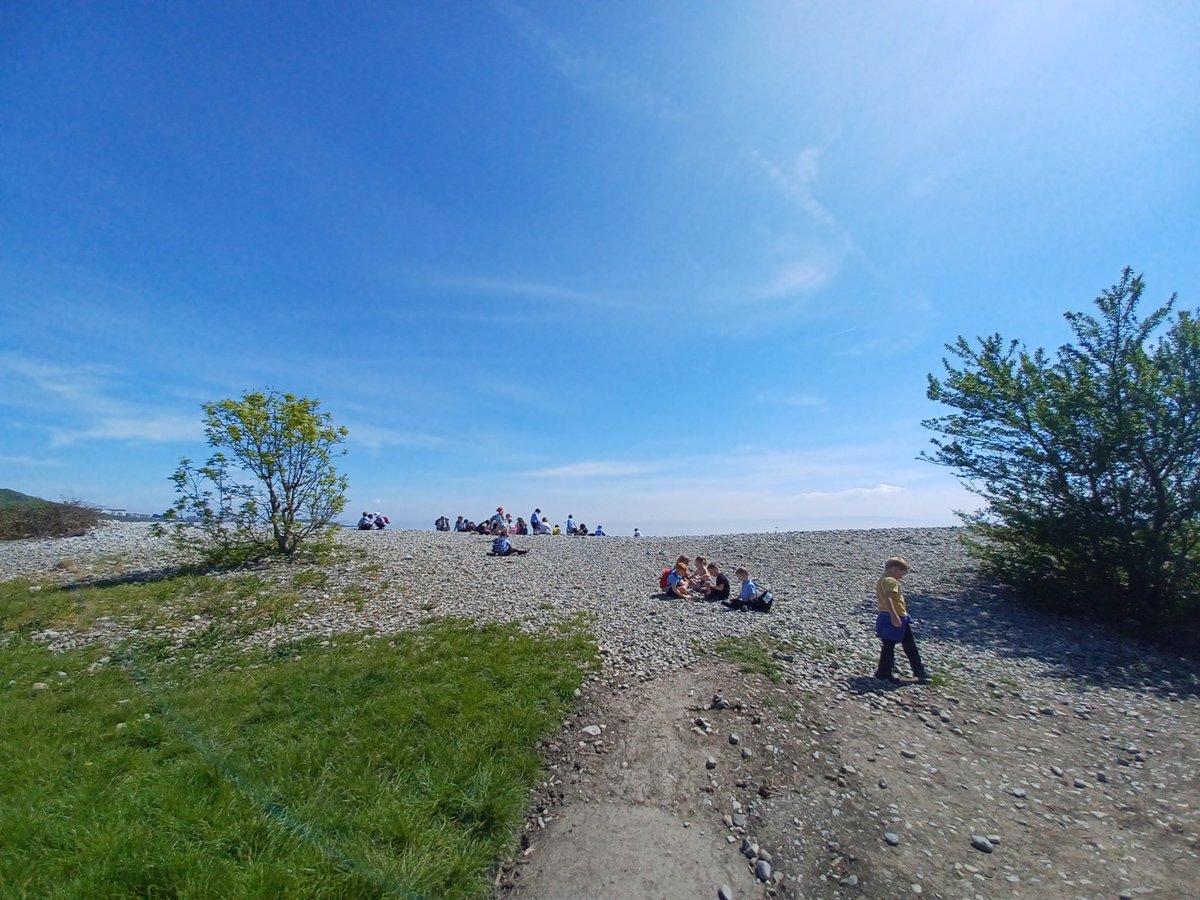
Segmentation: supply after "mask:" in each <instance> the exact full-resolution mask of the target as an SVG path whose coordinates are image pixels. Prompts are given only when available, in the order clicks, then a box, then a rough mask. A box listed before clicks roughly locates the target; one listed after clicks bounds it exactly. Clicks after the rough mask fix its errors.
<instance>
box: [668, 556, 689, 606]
mask: <svg viewBox="0 0 1200 900" xmlns="http://www.w3.org/2000/svg"><path fill="white" fill-rule="evenodd" d="M667 596H668V597H678V598H679V599H680V600H690V599H691V595H690V594H689V593H688V564H687V559H686V557H684V558H681V559H680V560H679V561H678V562H676V563H675V568H673V569H672V570H671V572H670V574H668V575H667Z"/></svg>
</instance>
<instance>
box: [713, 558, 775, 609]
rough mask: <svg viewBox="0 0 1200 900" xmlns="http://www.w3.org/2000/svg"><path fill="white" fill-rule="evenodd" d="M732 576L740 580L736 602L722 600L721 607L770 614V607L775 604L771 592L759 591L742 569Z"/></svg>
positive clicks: (748, 574)
mask: <svg viewBox="0 0 1200 900" xmlns="http://www.w3.org/2000/svg"><path fill="white" fill-rule="evenodd" d="M733 574H734V575H735V576H736V577H737V578H740V579H741V580H742V589H741V591H739V592H738V596H737V599H736V600H722V601H721V605H722V606H728V607H729V608H730V609H752V610H754V611H755V612H770V611H771V605H772V604H773V603H774V602H775V598H774V596H772V594H771V592H770V591H760V590H759V589H758V585H757V584H755V583H754V579H753V578H751V577H750V573H749V572H747V571H746V570H745V569H743V568H738V569H737V570H736V571H735V572H734V573H733Z"/></svg>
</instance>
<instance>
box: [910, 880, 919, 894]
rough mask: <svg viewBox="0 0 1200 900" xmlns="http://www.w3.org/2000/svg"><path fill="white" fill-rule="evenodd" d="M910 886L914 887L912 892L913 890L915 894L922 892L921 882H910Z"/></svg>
mask: <svg viewBox="0 0 1200 900" xmlns="http://www.w3.org/2000/svg"><path fill="white" fill-rule="evenodd" d="M909 888H911V889H912V892H913V893H914V894H919V893H921V886H920V885H919V884H917V883H915V882H914V883H913V884H910V885H909Z"/></svg>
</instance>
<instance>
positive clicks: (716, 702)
mask: <svg viewBox="0 0 1200 900" xmlns="http://www.w3.org/2000/svg"><path fill="white" fill-rule="evenodd" d="M708 708H709V709H729V701H728V700H726V699H725V697H724V696H722V695H721V694H713V698H712V703H710V704H708Z"/></svg>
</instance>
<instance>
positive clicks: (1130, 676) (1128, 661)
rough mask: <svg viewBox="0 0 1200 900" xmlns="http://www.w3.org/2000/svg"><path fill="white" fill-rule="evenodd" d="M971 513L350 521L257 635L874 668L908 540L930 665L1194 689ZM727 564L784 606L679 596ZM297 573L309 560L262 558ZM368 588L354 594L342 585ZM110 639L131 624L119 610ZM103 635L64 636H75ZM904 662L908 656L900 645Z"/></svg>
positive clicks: (101, 553)
mask: <svg viewBox="0 0 1200 900" xmlns="http://www.w3.org/2000/svg"><path fill="white" fill-rule="evenodd" d="M959 537H960V530H959V529H956V528H911V529H903V528H898V529H896V528H893V529H870V530H853V531H851V530H847V531H813V532H787V533H773V534H730V535H706V536H696V537H646V538H627V537H602V538H595V537H586V538H578V537H567V536H550V535H542V536H525V537H518V538H515V539H514V544H515V545H516V546H518V547H520V548H522V549H528V550H529V553H528V554H527V555H524V556H519V557H502V558H497V557H491V556H488V555H487V551H488V549H489V547H490V539H488V538H484V537H480V536H477V535H466V534H456V533H453V532H450V533H446V532H434V531H394V530H385V531H371V532H360V531H356V530H351V529H346V530H343V531H340V532H339V533H338V537H337V540H338V545H339V547H340V548H342V549H343V550H345V551H348V552H346V553H341V554H338V556H337V557H336V558H335V560H334V561H333V562H332V563H329V564H326V565H324V566H322V567H321V568H322V569H323V577H322V578H321V579H319V580H318V581H316V582H314V584H313V586H312V587H310V588H307V589H304V590H303V591H302V594H303V596H304V599H305V601H306V604H307V605H306V607H305V609H304V611H303V612H302V613H301V614H300V615H298V616H296V617H295V618H294V619H292V620H291V621H288V622H286V623H283V624H280V625H277V626H275V627H273V628H271V629H268V630H265V631H260V632H258V633H257V634H256V635H254V636H253V637H252V638H251V639H250V640H251V641H252V642H254V643H261V642H265V643H267V644H269V645H274V644H278V643H286V642H288V641H292V640H295V639H298V638H302V637H309V636H314V635H315V636H326V637H328V636H332V635H334V634H338V633H344V632H372V633H380V634H387V633H391V632H396V631H401V630H407V629H411V628H415V627H418V626H419V624H420V623H421V622H422V621H425V620H428V619H429V618H431V617H435V616H455V617H462V618H468V619H473V620H476V621H481V622H489V621H519V622H521V623H522V624H523V625H524V626H525V627H528V628H530V629H533V630H536V629H542V628H547V627H551V626H552V625H554V624H555V623H561V622H566V621H572V622H583V623H585V624H586V626H587V627H588V629H589V630H590V631H591V632H592V633H593V634H594V636H595V638H596V640H597V642H598V644H599V646H600V648H601V653H602V655H603V656H604V659H605V664H604V673H603V674H604V676H605V677H607V678H612V679H614V680H616V681H622V680H624V681H628V680H630V679H647V678H651V677H654V676H656V675H660V674H663V673H665V672H669V671H673V670H675V669H678V668H681V667H686V666H689V665H692V664H694V663H695V662H696V660H697V658H698V656H699V655H701V654H703V653H704V652H706V649H707V648H709V647H711V646H712V644H713V642H714V641H717V640H719V639H721V638H723V637H729V636H733V637H738V636H744V635H752V634H766V635H770V636H772V637H774V638H776V639H778V640H779V641H781V642H783V643H786V644H789V645H791V646H793V647H795V648H796V649H797V652H796V653H795V654H792V656H793V659H792V660H790V661H789V662H790V664H791V665H792V666H793V667H794V668H795V669H796V674H797V675H799V676H801V677H804V678H805V679H808V680H811V681H812V682H813V683H815V684H825V683H829V682H830V681H831V680H835V679H838V678H843V677H845V676H847V675H852V674H855V673H860V674H870V672H871V671H872V667H873V663H874V661H875V658H876V655H877V653H878V642H877V641H876V639H875V637H874V634H873V623H874V614H875V600H874V595H873V585H874V582H875V579H876V578H878V576H879V573H880V571H881V567H882V563H883V560H884V559H886V558H887V557H888V556H891V555H893V554H898V555H901V556H904V557H905V558H906V559H907V560H908V561H909V563H910V564H911V566H912V572H911V573H910V574H909V576H908V577H907V578H906V579H905V581H904V589H905V595H906V597H907V598H908V601H909V609H910V612H911V614H912V616H913V620H914V631H915V633H916V635H917V640H918V643H919V644H920V646H921V648H922V653H923V655H924V656H925V658H926V660H927V664H928V665H929V666H930V668H931V669H932V671H933V672H934V673H935V674H937V673H939V672H942V673H955V674H957V675H958V676H959V677H966V678H972V677H979V678H987V679H990V680H996V679H1000V678H1007V679H1010V680H1020V681H1027V680H1028V679H1029V678H1031V677H1034V676H1038V675H1045V674H1049V675H1058V676H1066V677H1070V678H1073V679H1076V680H1081V681H1088V680H1091V681H1111V680H1113V679H1114V678H1115V679H1118V680H1120V681H1121V682H1122V683H1126V684H1129V685H1131V686H1141V687H1143V688H1146V689H1150V690H1155V691H1160V692H1162V693H1164V694H1166V693H1176V694H1178V693H1179V692H1181V691H1183V692H1186V691H1189V690H1192V689H1194V687H1195V685H1196V675H1195V672H1194V671H1193V667H1192V665H1191V664H1190V663H1189V662H1188V661H1187V660H1184V659H1175V658H1170V657H1164V656H1163V655H1161V654H1158V653H1154V652H1150V651H1147V649H1146V648H1144V647H1140V646H1138V645H1136V644H1133V643H1130V642H1126V641H1121V640H1119V639H1117V638H1116V637H1115V636H1114V637H1109V636H1105V635H1098V634H1095V633H1093V632H1092V630H1091V629H1089V627H1088V626H1086V625H1083V624H1078V623H1074V622H1070V621H1067V620H1063V619H1059V618H1057V617H1054V616H1048V615H1042V614H1039V613H1037V612H1033V611H1030V610H1027V609H1025V608H1023V607H1021V606H1020V605H1018V604H1016V603H1014V602H1013V600H1012V598H1011V597H1009V596H1007V595H1006V594H1005V592H1003V591H1002V590H1000V589H998V588H997V587H996V586H994V585H991V584H989V583H988V582H987V581H986V580H984V579H982V578H981V577H980V575H979V572H978V569H977V567H976V565H975V563H974V561H973V560H972V559H971V558H970V557H969V556H968V555H967V553H966V551H965V549H964V548H963V546H962V544H961V542H960V540H959ZM681 553H682V554H686V555H688V556H692V557H694V556H695V555H697V554H700V555H703V556H706V557H707V558H708V559H709V560H713V561H716V562H718V563H719V564H720V565H721V566H722V570H723V571H724V572H725V573H726V574H727V575H728V576H730V578H731V580H732V581H733V587H734V591H735V592H736V590H737V581H736V579H733V576H732V573H733V570H734V569H735V568H737V567H738V566H744V567H745V568H747V569H748V570H749V571H750V573H751V575H752V577H753V578H754V579H755V581H756V582H757V583H758V584H759V586H760V587H767V588H770V589H771V590H772V591H773V593H774V595H775V597H776V601H777V602H776V603H775V606H774V609H773V610H772V611H771V612H770V613H769V614H761V613H754V612H749V611H737V612H734V611H730V610H727V609H725V608H723V607H722V606H720V605H719V604H715V603H707V602H702V601H697V602H685V601H679V600H668V599H664V598H663V596H662V594H661V593H660V591H659V588H658V578H659V574H660V572H661V570H662V568H663V567H664V566H667V565H669V564H671V563H672V562H673V561H674V560H675V558H676V557H677V556H678V555H679V554H681ZM180 561H182V560H181V559H180V557H179V556H178V554H177V553H176V552H175V550H174V548H173V547H172V546H171V545H170V544H169V543H168V542H166V541H165V540H163V539H161V538H158V537H155V536H154V535H153V533H152V531H151V526H150V525H149V524H146V523H122V522H108V523H104V524H103V525H102V526H101V527H100V528H97V529H96V530H94V531H93V532H91V533H89V534H87V535H84V536H81V537H74V538H62V539H57V540H25V541H10V542H5V543H2V544H0V579H10V578H15V577H22V578H29V579H33V580H39V579H49V580H53V581H59V582H86V581H88V580H90V579H96V578H103V577H112V576H114V575H129V574H134V575H137V574H139V573H142V574H154V573H157V572H161V571H164V570H168V569H169V568H170V566H172V565H174V564H177V563H178V562H180ZM263 574H264V576H265V577H267V578H278V579H282V580H283V581H284V582H286V583H287V584H288V585H289V587H290V586H292V585H293V583H294V581H295V574H296V566H295V565H274V566H270V567H267V568H266V569H265V570H264V572H263ZM347 592H351V593H353V595H354V597H355V602H353V603H348V602H346V600H345V596H346V593H347ZM107 626H108V630H107V632H106V634H107V635H108V638H107V639H112V637H114V636H119V631H120V629H119V623H107ZM95 637H96V636H94V635H61V636H56V640H57V641H58V642H60V643H61V644H62V645H64V646H65V645H69V644H76V643H78V642H84V641H87V640H91V639H94V638H95ZM900 665H901V668H902V674H904V672H903V667H904V665H905V663H904V661H903V658H902V655H901V656H900Z"/></svg>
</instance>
